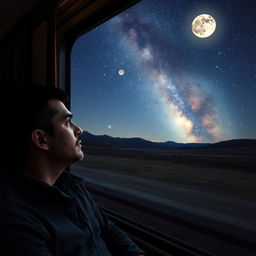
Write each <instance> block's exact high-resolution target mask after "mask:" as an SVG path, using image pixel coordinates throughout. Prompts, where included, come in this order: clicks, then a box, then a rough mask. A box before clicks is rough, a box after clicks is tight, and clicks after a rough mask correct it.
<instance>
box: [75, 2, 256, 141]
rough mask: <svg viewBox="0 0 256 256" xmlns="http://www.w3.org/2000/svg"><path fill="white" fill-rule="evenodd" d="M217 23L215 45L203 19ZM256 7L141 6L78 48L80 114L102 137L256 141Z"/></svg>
mask: <svg viewBox="0 0 256 256" xmlns="http://www.w3.org/2000/svg"><path fill="white" fill-rule="evenodd" d="M200 14H209V15H211V16H212V17H213V18H214V19H215V21H216V30H215V32H214V33H213V34H212V35H211V36H209V37H207V38H199V37H197V36H195V35H194V34H193V32H192V30H191V24H192V21H193V20H194V18H195V17H196V16H198V15H200ZM255 17H256V1H253V0H251V1H248V0H244V1H240V0H232V1H226V0H222V1H216V0H214V1H189V0H187V1H186V0H184V1H177V0H176V1H174V0H173V1H172V0H159V1H155V0H142V1H140V2H139V3H137V4H136V5H134V6H132V7H131V8H129V9H127V10H125V11H123V12H122V13H120V14H118V15H117V16H115V17H113V18H111V19H110V20H108V21H107V22H105V23H103V24H101V25H99V26H98V27H96V28H94V29H92V30H90V31H89V32H87V33H85V34H84V35H82V36H81V37H79V38H78V39H77V40H76V42H75V43H74V46H73V49H72V54H71V111H72V112H73V114H74V122H76V123H77V124H78V125H79V126H80V127H81V128H83V129H84V130H86V131H89V132H91V133H93V134H97V135H102V134H107V135H110V136H114V137H141V138H144V139H147V140H151V141H176V142H185V143H187V142H217V141H223V140H229V139H241V138H251V139H256V132H255V131H256V116H255V110H256V25H255Z"/></svg>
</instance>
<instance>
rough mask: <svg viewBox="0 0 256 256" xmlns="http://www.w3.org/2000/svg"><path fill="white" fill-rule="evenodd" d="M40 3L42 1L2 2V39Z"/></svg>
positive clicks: (0, 7)
mask: <svg viewBox="0 0 256 256" xmlns="http://www.w3.org/2000/svg"><path fill="white" fill-rule="evenodd" d="M39 2H40V0H1V4H0V39H1V38H3V37H4V35H5V34H6V33H7V32H8V31H9V30H10V29H12V27H13V26H14V25H15V24H16V23H17V22H19V21H20V20H21V19H22V17H24V16H25V15H26V14H27V13H28V12H29V11H30V10H32V9H33V8H34V7H35V6H36V5H37V4H38V3H39Z"/></svg>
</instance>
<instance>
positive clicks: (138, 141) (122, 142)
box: [80, 131, 256, 149]
mask: <svg viewBox="0 0 256 256" xmlns="http://www.w3.org/2000/svg"><path fill="white" fill-rule="evenodd" d="M80 139H81V141H82V144H84V145H85V146H95V147H113V148H120V147H121V148H145V149H146V148H149V149H150V148H151V149H175V148H211V147H213V148H218V147H219V148H227V147H232V148H234V147H256V139H232V140H226V141H219V142H216V143H177V142H175V141H165V142H153V141H149V140H145V139H143V138H140V137H134V138H122V137H112V136H110V135H106V134H104V135H94V134H92V133H90V132H88V131H84V132H83V134H82V135H81V137H80Z"/></svg>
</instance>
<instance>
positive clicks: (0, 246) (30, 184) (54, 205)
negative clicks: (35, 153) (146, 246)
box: [0, 170, 144, 256]
mask: <svg viewBox="0 0 256 256" xmlns="http://www.w3.org/2000/svg"><path fill="white" fill-rule="evenodd" d="M142 253H144V252H143V251H142V250H141V249H140V248H138V247H137V246H136V245H135V244H134V243H133V242H132V240H131V239H130V238H129V237H128V236H127V235H126V234H125V233H124V232H123V231H121V230H120V229H119V228H118V227H117V226H116V225H115V224H114V223H112V222H111V221H110V220H108V219H107V217H106V216H105V215H104V214H103V213H102V212H101V211H100V210H99V209H98V207H97V206H96V205H95V203H94V201H93V200H92V198H91V195H90V194H89V192H88V191H87V190H86V187H85V182H84V180H83V179H82V178H80V177H78V176H75V175H73V174H71V173H69V172H67V171H64V172H63V173H62V175H61V176H60V177H59V179H58V180H57V181H56V183H55V184H54V185H53V186H50V185H48V184H47V183H45V182H42V181H40V180H38V179H36V178H33V177H32V176H30V175H29V174H27V173H25V172H23V171H20V170H8V171H6V170H5V171H0V255H3V256H7V255H8V256H14V255H19V256H22V255H26V256H32V255H33V256H35V255H36V256H51V255H55V256H66V255H67V256H96V255H97V256H99V255H101V256H110V255H119V256H126V255H127V256H135V255H139V254H142Z"/></svg>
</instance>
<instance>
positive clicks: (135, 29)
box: [115, 12, 224, 142]
mask: <svg viewBox="0 0 256 256" xmlns="http://www.w3.org/2000/svg"><path fill="white" fill-rule="evenodd" d="M115 22H116V23H117V24H118V29H119V31H121V33H122V35H123V36H124V37H125V38H126V39H127V47H129V48H130V49H131V50H132V51H134V52H135V53H136V56H137V60H138V61H139V62H140V64H141V65H142V66H143V68H144V69H146V70H147V72H148V74H149V76H150V77H151V78H152V80H153V81H154V82H153V84H152V89H154V92H155V94H156V97H158V98H159V99H160V101H161V102H162V104H163V106H164V108H165V110H166V111H167V112H168V116H167V119H169V120H167V121H170V125H176V126H177V128H178V129H180V131H181V132H182V135H183V137H184V138H185V140H186V141H189V142H202V141H206V140H210V141H218V140H221V139H223V138H224V129H223V128H222V127H221V124H220V120H219V118H218V114H217V112H216V109H215V103H214V100H213V99H212V98H211V97H210V95H209V94H207V92H206V91H204V90H203V87H202V86H201V85H200V84H199V83H196V84H193V83H191V82H189V81H184V79H183V80H182V79H180V77H179V76H177V74H176V72H175V68H174V67H173V66H172V65H171V63H172V60H170V59H167V58H166V53H165V51H163V48H162V49H159V47H158V44H156V43H155V42H156V35H154V33H153V32H152V31H153V28H152V27H150V24H148V23H144V22H143V21H142V20H140V19H139V18H138V17H137V16H136V14H134V13H133V12H126V13H124V14H123V15H119V16H118V18H116V21H115ZM179 68H181V69H182V67H179Z"/></svg>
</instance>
